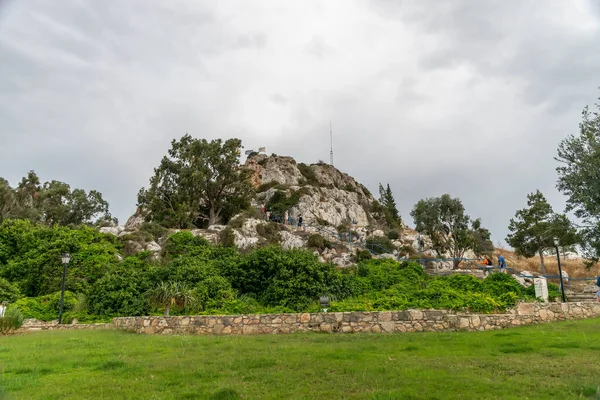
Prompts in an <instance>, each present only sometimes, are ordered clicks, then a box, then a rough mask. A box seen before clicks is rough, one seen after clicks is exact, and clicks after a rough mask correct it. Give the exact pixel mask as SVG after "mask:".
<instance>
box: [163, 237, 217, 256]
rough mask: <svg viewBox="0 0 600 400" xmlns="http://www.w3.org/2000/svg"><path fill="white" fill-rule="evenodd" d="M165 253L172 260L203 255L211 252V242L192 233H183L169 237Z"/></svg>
mask: <svg viewBox="0 0 600 400" xmlns="http://www.w3.org/2000/svg"><path fill="white" fill-rule="evenodd" d="M164 252H165V256H166V257H170V258H173V257H178V256H181V255H195V254H202V253H206V252H210V242H209V241H208V240H206V239H205V238H203V237H201V236H194V235H193V234H192V232H189V231H181V232H177V233H174V234H173V235H171V236H169V238H168V239H167V242H166V244H165V250H164Z"/></svg>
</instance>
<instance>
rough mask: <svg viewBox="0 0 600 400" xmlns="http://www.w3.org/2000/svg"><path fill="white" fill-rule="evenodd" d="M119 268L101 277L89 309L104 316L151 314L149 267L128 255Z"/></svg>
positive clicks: (93, 290)
mask: <svg viewBox="0 0 600 400" xmlns="http://www.w3.org/2000/svg"><path fill="white" fill-rule="evenodd" d="M125 261H126V262H124V263H123V264H122V265H121V266H120V267H119V268H117V269H115V270H114V271H111V272H109V273H107V274H106V275H104V276H103V277H102V278H100V279H99V280H98V281H97V282H96V284H95V285H94V286H93V287H92V289H91V290H90V293H89V296H88V303H89V305H88V307H89V311H90V312H91V313H93V314H96V315H100V316H120V315H123V316H125V315H126V316H139V315H148V312H149V307H148V303H147V301H146V299H145V297H144V296H145V293H146V292H147V291H148V290H149V289H150V287H151V284H152V281H151V279H150V271H149V269H148V268H149V266H148V265H147V264H144V263H143V262H142V261H141V260H139V259H136V258H135V257H128V258H126V259H125Z"/></svg>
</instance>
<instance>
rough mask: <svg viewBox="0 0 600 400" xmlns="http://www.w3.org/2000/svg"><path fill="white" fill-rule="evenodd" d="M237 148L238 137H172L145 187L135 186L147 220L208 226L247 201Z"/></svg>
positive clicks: (249, 191)
mask: <svg viewBox="0 0 600 400" xmlns="http://www.w3.org/2000/svg"><path fill="white" fill-rule="evenodd" d="M240 148H241V141H240V140H239V139H228V140H226V141H225V142H223V141H222V140H221V139H216V140H212V141H210V142H208V141H207V140H205V139H195V138H192V137H191V136H190V135H185V136H183V137H182V138H181V139H180V140H173V141H172V142H171V149H170V150H169V152H168V156H165V157H163V159H162V161H161V163H160V165H159V166H158V167H157V168H155V169H154V176H152V178H150V185H149V188H148V189H145V188H142V189H141V190H140V192H139V194H138V206H139V207H141V208H143V209H146V210H148V211H149V213H148V219H149V220H152V221H155V222H159V223H161V224H163V225H164V226H168V227H174V228H192V227H200V226H203V225H205V223H206V222H207V223H208V225H213V224H215V223H217V222H219V221H220V220H221V218H222V217H226V218H229V217H231V216H233V215H235V213H236V212H238V211H239V210H241V209H244V208H247V207H248V206H249V204H250V203H249V201H250V197H251V195H252V186H251V185H250V181H249V176H250V171H249V170H247V169H245V168H243V167H242V166H241V165H240V163H239V158H238V155H239V149H240Z"/></svg>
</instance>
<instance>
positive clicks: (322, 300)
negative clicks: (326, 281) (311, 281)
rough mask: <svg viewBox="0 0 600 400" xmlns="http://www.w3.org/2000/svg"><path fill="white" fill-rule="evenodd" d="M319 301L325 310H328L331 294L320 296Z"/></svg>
mask: <svg viewBox="0 0 600 400" xmlns="http://www.w3.org/2000/svg"><path fill="white" fill-rule="evenodd" d="M319 303H320V304H321V308H322V309H323V311H324V312H327V309H328V308H329V296H321V297H320V298H319Z"/></svg>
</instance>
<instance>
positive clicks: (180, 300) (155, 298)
mask: <svg viewBox="0 0 600 400" xmlns="http://www.w3.org/2000/svg"><path fill="white" fill-rule="evenodd" d="M194 300H195V299H194V296H192V290H191V289H190V288H189V287H188V286H187V285H186V284H185V283H182V282H160V283H159V284H158V285H157V286H156V287H155V288H154V289H151V290H149V291H148V301H149V302H150V304H151V305H153V306H155V307H164V308H165V317H168V316H169V311H170V310H171V307H175V308H178V309H181V308H183V307H185V306H186V305H187V304H189V303H191V302H193V301H194Z"/></svg>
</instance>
